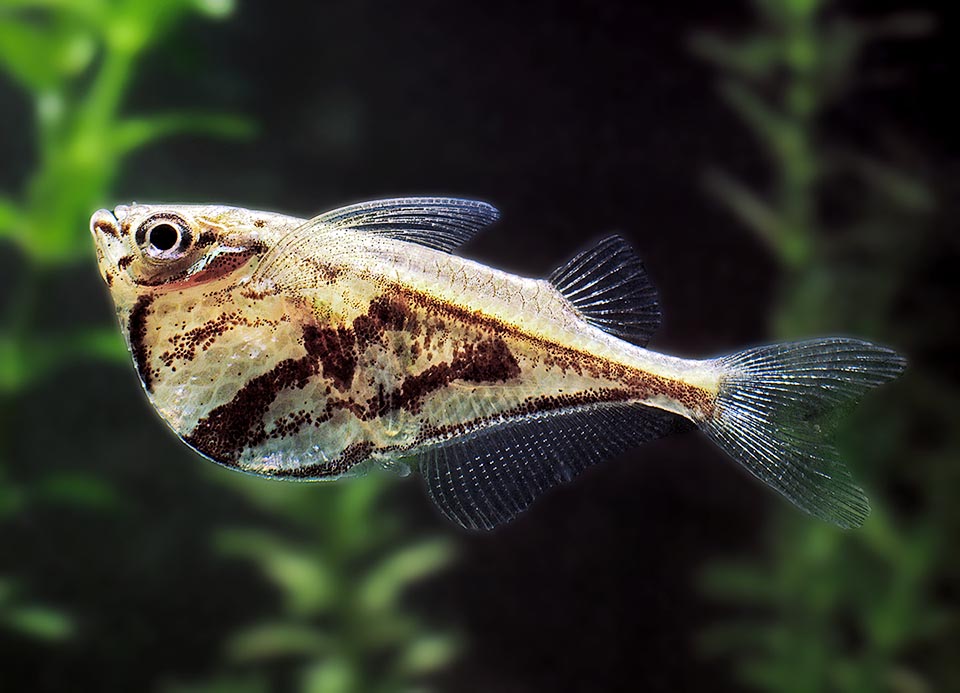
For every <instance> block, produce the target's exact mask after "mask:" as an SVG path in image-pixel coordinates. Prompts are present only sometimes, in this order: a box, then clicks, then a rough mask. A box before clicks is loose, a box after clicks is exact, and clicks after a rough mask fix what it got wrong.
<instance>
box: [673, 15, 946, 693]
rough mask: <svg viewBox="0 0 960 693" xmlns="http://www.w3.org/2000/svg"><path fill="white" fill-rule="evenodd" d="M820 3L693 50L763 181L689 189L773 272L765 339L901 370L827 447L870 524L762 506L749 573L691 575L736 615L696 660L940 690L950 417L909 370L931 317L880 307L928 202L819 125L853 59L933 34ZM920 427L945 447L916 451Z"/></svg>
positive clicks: (769, 678) (930, 206) (853, 685)
mask: <svg viewBox="0 0 960 693" xmlns="http://www.w3.org/2000/svg"><path fill="white" fill-rule="evenodd" d="M832 4H833V3H830V2H827V1H826V0H755V2H754V5H755V8H756V11H757V14H758V16H759V20H760V21H759V25H758V27H757V28H756V29H755V30H754V32H753V33H751V34H748V35H745V36H741V37H740V38H738V39H735V40H731V39H728V38H725V37H720V36H716V35H713V34H701V35H697V36H695V37H694V40H693V43H692V46H693V49H694V51H695V52H696V53H697V54H699V55H700V56H701V57H703V58H705V59H706V60H708V61H710V62H711V63H713V64H714V65H716V66H717V67H718V68H719V70H720V72H721V74H722V80H721V84H720V92H721V95H722V96H723V98H724V99H725V100H726V101H727V102H728V103H729V105H730V106H731V107H732V108H733V109H734V111H735V112H736V113H737V114H738V115H739V117H740V118H741V119H742V120H743V122H744V124H745V125H746V126H747V127H749V128H750V130H751V131H752V132H753V133H754V135H755V136H756V139H757V141H758V143H759V144H760V145H761V146H762V147H763V149H764V151H766V152H767V154H768V156H769V160H770V163H771V170H772V174H773V175H772V180H771V186H770V189H766V190H759V191H755V190H752V189H750V187H748V186H747V185H745V184H743V183H741V182H739V181H738V180H736V179H735V178H733V177H732V176H731V175H730V174H728V173H726V172H722V171H710V172H708V174H707V177H706V182H707V185H708V188H709V189H710V191H711V192H712V193H714V194H715V195H716V197H717V198H718V199H720V200H721V201H722V202H723V203H724V204H725V205H726V206H727V207H728V208H729V209H730V210H731V211H732V212H733V213H734V214H736V215H737V216H738V217H739V219H740V220H741V221H742V222H743V223H744V224H745V225H746V226H747V227H749V228H750V229H751V230H752V231H753V232H754V233H756V235H757V236H758V238H759V239H761V241H762V242H764V243H765V244H766V245H767V246H768V247H769V248H770V250H771V252H772V254H773V256H774V257H775V258H776V259H777V260H778V261H779V264H780V269H781V282H780V289H779V293H778V295H777V298H776V301H775V304H774V306H773V312H772V319H773V325H772V330H771V331H772V333H773V336H774V337H776V338H777V339H793V338H799V337H808V336H811V335H817V334H829V333H836V332H840V333H848V334H850V333H852V334H858V335H864V336H871V337H873V338H875V339H878V340H881V341H885V342H887V343H890V344H893V345H895V346H896V347H898V348H899V349H901V350H904V351H905V352H906V353H907V355H908V358H909V359H910V360H911V365H910V368H909V370H908V374H907V376H906V377H905V378H904V379H903V381H901V382H899V383H897V384H896V385H894V386H891V387H888V388H885V389H884V391H883V392H881V393H877V394H876V395H873V396H871V397H870V398H869V400H868V401H867V402H866V403H864V405H863V406H862V407H861V409H860V410H859V412H858V415H857V420H856V423H855V425H854V426H851V427H850V430H849V431H848V432H846V433H845V434H843V435H841V437H840V439H839V440H838V443H839V445H840V447H841V449H842V450H843V452H844V456H845V457H846V459H847V460H848V462H849V463H850V464H851V466H852V467H853V468H854V470H855V476H857V477H860V478H865V479H867V481H868V483H867V484H866V486H867V489H868V490H869V491H870V495H871V496H872V503H873V512H872V514H871V516H870V518H869V519H868V520H867V522H866V524H865V525H864V527H863V528H862V529H860V530H857V531H853V532H843V531H840V530H838V529H836V528H833V527H830V526H826V525H823V524H820V523H817V522H815V521H813V520H810V519H808V518H805V517H802V516H800V514H799V513H796V512H795V511H794V510H793V509H792V508H786V507H783V506H782V505H781V506H778V509H777V511H776V512H777V516H776V518H775V520H774V522H773V525H772V526H771V527H770V528H769V532H768V540H769V542H770V547H771V548H770V555H769V556H768V557H767V559H766V560H765V561H763V562H760V563H743V562H739V561H736V560H732V561H728V562H724V563H719V564H717V565H714V566H712V567H711V568H710V569H708V570H707V572H706V574H705V575H704V576H703V583H704V589H705V590H706V591H707V593H708V594H710V595H712V596H713V597H715V598H716V599H717V600H719V601H722V602H725V603H727V604H728V605H730V606H731V608H733V609H734V610H735V613H737V614H738V616H737V617H731V620H730V621H729V622H727V623H722V624H718V625H716V626H714V627H713V628H712V629H710V630H709V632H707V633H706V634H705V635H704V637H703V646H704V649H705V650H706V651H707V652H710V653H713V654H724V655H729V656H731V657H732V658H733V659H734V660H735V661H736V664H737V670H738V672H739V674H740V675H741V677H742V679H743V680H744V681H745V682H746V683H748V684H750V685H751V686H753V687H756V688H758V689H762V690H769V691H814V690H817V691H824V690H843V691H878V690H900V691H923V690H932V689H934V688H937V689H942V690H955V689H957V687H960V678H958V671H957V669H956V665H955V664H954V663H953V660H954V658H953V657H951V656H950V655H949V649H950V648H951V647H955V644H956V642H957V639H956V635H957V627H958V623H957V614H956V612H955V611H951V609H950V607H949V606H948V605H947V604H946V603H945V602H944V601H943V600H942V599H940V598H938V596H937V589H936V588H937V586H938V585H939V584H942V582H943V581H944V580H948V579H952V580H954V581H956V579H957V577H960V574H958V571H957V568H958V566H957V562H956V560H954V559H953V558H952V557H950V554H951V551H949V547H951V546H955V545H956V542H957V539H958V538H960V535H958V532H957V524H958V523H957V511H956V504H955V503H953V502H950V501H949V500H948V499H945V498H943V496H944V494H945V491H944V490H943V484H944V483H945V482H946V483H947V485H948V488H952V489H956V488H957V482H958V481H960V480H958V479H957V470H956V469H955V467H956V465H955V464H954V463H955V461H956V459H957V458H958V453H960V438H958V432H957V429H956V426H955V425H954V422H953V421H952V418H954V417H955V416H956V413H957V412H958V411H960V402H958V401H957V396H956V393H955V391H954V390H952V389H951V386H950V383H949V382H948V381H946V380H944V379H942V378H938V377H937V376H935V375H934V374H932V373H929V372H925V369H924V364H923V362H922V359H917V358H916V356H917V355H918V354H923V353H925V352H926V353H929V352H930V349H931V347H932V346H933V345H931V344H929V343H927V342H925V341H924V340H925V339H927V338H926V337H925V336H924V335H928V334H931V332H936V330H931V329H930V327H931V324H930V322H935V321H936V320H938V319H942V317H943V316H942V315H938V314H935V313H928V314H923V313H919V314H918V316H917V317H918V318H919V317H920V316H922V317H923V319H926V320H928V321H930V322H928V324H926V325H921V324H919V323H918V322H916V320H914V322H912V323H911V322H910V321H909V320H908V319H907V318H905V317H904V316H903V315H902V314H900V313H898V310H897V309H898V307H899V305H900V303H901V302H902V300H903V296H904V295H906V294H908V293H909V290H910V289H911V282H915V281H916V275H917V274H918V272H919V271H920V269H919V268H921V267H922V263H923V261H924V260H925V258H924V257H923V255H924V252H925V251H924V249H925V248H928V247H931V246H933V247H935V246H936V235H937V233H938V228H937V223H938V217H937V210H938V208H939V207H940V206H941V204H942V200H941V197H940V195H938V193H937V191H936V189H935V186H934V184H933V181H934V180H935V179H936V177H935V176H934V175H933V174H932V172H931V171H930V170H929V168H928V167H925V166H924V165H923V164H922V163H920V164H918V163H917V161H916V159H917V157H915V156H911V157H904V156H900V157H899V159H902V161H901V160H898V159H897V158H894V161H893V163H891V162H890V161H888V160H886V158H883V157H881V155H879V154H877V153H875V152H871V153H869V154H867V153H864V152H861V151H853V150H851V149H850V146H849V145H847V144H845V143H844V142H843V141H842V139H840V138H836V137H832V132H831V130H830V127H829V126H828V125H827V123H828V122H830V121H829V116H830V114H831V109H834V108H835V107H836V106H838V104H840V103H842V101H843V99H844V98H848V97H849V95H850V94H851V92H852V91H853V90H854V89H855V87H856V84H857V79H858V76H859V75H858V68H859V67H860V65H861V61H862V58H863V55H864V51H865V50H866V49H867V48H868V47H870V46H871V45H873V44H875V43H876V42H878V41H884V40H891V39H909V38H915V37H919V36H923V35H924V34H926V33H927V32H929V31H931V30H932V29H933V25H932V21H931V20H930V19H929V18H928V17H927V16H925V15H921V14H915V13H906V14H900V15H893V16H888V17H885V18H883V19H879V20H864V19H851V18H848V17H844V16H842V15H841V14H840V13H839V12H837V11H836V8H835V7H832V6H831V5H832ZM837 208H839V209H840V210H841V211H842V213H837ZM831 209H832V211H833V213H830V210H831ZM934 402H935V403H936V404H935V405H934V404H933V403H934ZM923 427H926V428H927V429H930V427H932V430H942V431H949V433H947V434H945V436H944V437H942V439H940V440H937V441H935V442H934V441H928V442H927V443H926V444H924V445H917V444H916V437H915V433H914V432H915V431H916V430H917V429H918V428H923ZM853 431H858V434H856V435H855V434H854V433H853ZM904 489H906V492H905V491H904ZM903 495H906V496H907V497H908V498H910V499H912V500H911V502H907V503H904V502H902V497H901V496H903ZM745 614H746V615H745ZM951 643H953V644H951ZM918 651H922V652H923V653H924V654H923V655H922V656H918V655H917V653H918ZM935 667H941V670H936V669H935ZM943 667H947V670H943V669H942V668H943ZM951 668H952V669H951ZM935 681H936V682H938V683H935ZM946 681H949V682H951V684H952V685H947V684H946V683H945V682H946ZM941 686H942V688H940V687H941Z"/></svg>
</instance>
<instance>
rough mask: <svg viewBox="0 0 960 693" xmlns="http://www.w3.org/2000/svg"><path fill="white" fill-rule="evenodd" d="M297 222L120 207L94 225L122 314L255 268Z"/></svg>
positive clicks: (222, 211) (202, 209) (104, 273)
mask: <svg viewBox="0 0 960 693" xmlns="http://www.w3.org/2000/svg"><path fill="white" fill-rule="evenodd" d="M297 223H299V220H295V219H293V218H291V217H286V216H283V215H279V214H273V213H268V212H258V211H252V210H247V209H241V208H237V207H226V206H222V205H141V204H132V205H121V206H119V207H116V208H115V209H114V210H113V211H110V210H107V209H101V210H99V211H97V212H95V213H94V214H93V216H92V217H91V219H90V232H91V233H92V234H93V240H94V244H95V246H96V251H97V264H98V266H99V269H100V276H101V277H102V278H103V281H104V282H105V283H106V285H107V286H108V287H109V289H110V291H111V293H112V294H113V297H114V300H115V301H116V303H117V306H118V308H121V307H123V306H124V305H129V304H132V303H133V302H134V301H136V299H137V297H138V296H139V295H142V294H143V293H145V292H149V293H156V292H163V291H170V290H180V291H182V290H184V289H186V288H190V287H194V286H198V285H204V284H208V283H210V282H213V281H217V280H222V279H225V278H230V280H232V281H243V279H244V278H245V277H249V275H250V274H252V272H253V270H254V269H255V266H256V261H257V260H258V259H259V258H260V257H262V256H263V255H264V254H265V253H266V252H267V251H268V250H269V248H270V247H272V246H273V245H274V244H275V242H276V241H277V240H278V238H279V237H281V236H282V235H284V234H285V233H286V232H287V231H289V230H290V229H292V228H294V227H295V226H296V224H297Z"/></svg>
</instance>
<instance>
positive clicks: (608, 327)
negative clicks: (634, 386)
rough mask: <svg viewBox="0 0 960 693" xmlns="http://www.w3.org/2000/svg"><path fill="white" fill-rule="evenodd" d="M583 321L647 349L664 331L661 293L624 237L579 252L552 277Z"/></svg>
mask: <svg viewBox="0 0 960 693" xmlns="http://www.w3.org/2000/svg"><path fill="white" fill-rule="evenodd" d="M549 281H550V283H552V284H553V285H554V287H556V289H557V291H559V292H560V293H561V294H562V295H563V297H564V298H566V299H567V300H568V301H569V302H570V303H571V305H573V307H574V308H576V309H577V311H578V312H579V313H580V314H581V315H582V316H583V318H584V320H586V321H587V322H588V323H590V324H591V325H593V326H594V327H598V328H600V329H601V330H604V331H605V332H609V333H610V334H613V335H615V336H617V337H620V338H621V339H626V340H627V341H630V342H633V343H634V344H637V345H639V346H645V345H646V343H647V342H648V341H649V340H650V337H651V336H652V335H653V333H654V332H655V331H656V329H657V328H658V327H659V326H660V319H661V315H660V307H659V305H658V303H657V292H656V289H654V287H653V285H652V284H651V283H650V280H649V278H648V277H647V273H646V270H645V269H644V267H643V263H642V262H641V261H640V258H639V257H637V254H636V253H635V252H634V251H633V249H632V248H631V247H630V246H629V244H627V242H626V241H625V240H623V238H621V237H620V236H609V237H607V238H605V239H603V240H602V241H600V242H599V243H598V244H597V245H595V246H594V247H593V248H590V249H589V250H585V251H583V252H582V253H579V254H578V255H576V256H575V257H574V258H572V259H571V260H570V261H569V262H567V263H566V264H565V265H563V266H562V267H559V268H558V269H557V270H556V271H554V273H553V274H551V275H550V277H549Z"/></svg>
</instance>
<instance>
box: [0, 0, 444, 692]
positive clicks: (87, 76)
mask: <svg viewBox="0 0 960 693" xmlns="http://www.w3.org/2000/svg"><path fill="white" fill-rule="evenodd" d="M231 11H232V3H231V2H230V0H165V1H164V2H156V1H155V0H86V1H84V2H77V1H76V0H0V65H2V68H3V69H4V70H5V71H6V72H7V73H8V74H9V75H10V76H12V77H13V78H14V79H15V80H16V81H17V82H18V83H19V84H20V86H22V87H23V89H24V90H25V91H26V92H27V93H28V94H29V95H30V97H32V101H33V108H34V113H35V128H36V129H35V133H34V135H35V139H36V161H35V167H34V169H33V171H32V173H31V174H30V176H29V179H28V180H27V181H26V182H25V184H24V187H23V190H22V191H20V192H19V194H15V193H10V194H3V193H0V242H3V243H5V244H6V245H7V246H9V247H10V248H12V249H15V250H16V252H17V253H18V254H19V255H20V259H21V262H20V263H19V264H20V265H21V268H22V271H19V272H18V273H17V276H16V277H15V278H14V281H13V282H12V293H11V295H10V296H9V297H8V298H7V300H6V301H5V303H4V305H5V306H7V307H6V308H4V309H3V313H2V314H0V427H2V428H0V521H2V520H3V519H4V518H6V519H8V520H9V519H12V518H13V517H14V516H16V515H17V514H21V513H23V512H24V510H25V509H26V508H27V507H28V506H29V505H30V504H31V503H32V502H33V501H35V500H39V501H43V502H48V503H66V504H70V505H72V506H74V507H80V508H86V509H93V510H96V511H99V512H110V511H114V510H116V509H118V508H119V507H120V506H121V505H122V501H121V499H120V498H119V497H118V494H117V493H116V492H115V491H114V490H113V488H112V487H111V485H110V484H109V483H108V482H107V481H105V480H103V479H99V478H96V477H94V476H93V475H91V474H89V473H83V472H73V473H59V474H48V475H42V474H41V478H40V479H39V480H38V481H36V482H32V483H31V484H29V485H24V484H19V485H18V484H14V482H13V481H12V480H11V479H9V478H7V475H5V466H6V464H7V463H8V462H9V461H11V460H10V457H11V455H10V454H9V450H10V449H11V444H12V441H13V436H14V435H16V432H15V431H13V430H11V429H10V426H11V424H10V421H11V420H12V418H13V417H12V416H10V413H11V412H13V411H15V409H16V407H17V404H18V398H19V397H21V396H22V395H23V393H26V392H28V391H29V389H30V388H31V387H32V386H34V385H35V384H37V383H38V382H39V381H41V380H42V379H44V378H49V377H51V376H52V374H54V373H55V372H56V370H57V369H59V368H62V367H66V366H68V365H70V364H71V363H75V362H76V361H77V359H78V358H81V359H82V358H96V359H108V360H117V361H119V362H122V363H123V364H124V366H125V367H126V366H128V365H129V364H128V361H129V357H128V355H127V353H126V350H125V349H124V347H123V344H122V340H121V339H120V336H119V333H118V331H117V330H116V328H115V327H113V326H110V327H87V326H85V327H83V328H81V329H79V330H77V331H75V332H73V333H68V334H65V335H64V334H58V335H56V336H55V337H51V336H50V335H49V334H48V333H45V332H44V331H43V330H40V329H38V326H37V324H36V319H35V315H36V307H37V304H38V300H39V294H40V292H41V291H42V286H43V281H44V277H45V276H48V275H50V274H52V273H55V272H57V271H59V270H61V269H62V268H64V267H68V266H72V265H74V264H76V263H78V262H86V263H87V264H88V265H89V268H90V272H93V271H94V269H93V262H92V252H91V251H92V244H91V242H90V238H89V235H88V231H87V224H88V219H89V216H90V214H91V212H92V211H93V210H95V209H97V208H98V207H100V206H103V205H104V203H105V202H106V201H107V200H109V199H110V191H111V189H112V187H113V184H114V182H115V179H116V178H117V176H118V175H119V174H120V172H121V167H122V165H123V163H124V161H125V159H126V158H127V157H128V156H129V155H130V154H131V153H132V152H133V151H134V150H136V149H138V148H141V147H145V146H147V145H150V144H152V143H154V142H156V141H157V140H159V139H160V138H163V137H168V136H172V135H176V134H179V133H207V134H210V135H216V136H220V137H223V136H227V137H238V136H246V135H248V134H250V133H251V132H252V128H251V125H250V124H249V123H248V121H247V120H246V119H244V118H242V117H239V116H236V115H232V114H220V113H198V112H182V111H177V112H170V113H159V114H140V115H129V114H128V113H126V110H125V108H124V107H125V103H124V95H125V93H126V91H127V89H128V88H129V86H130V84H131V82H132V80H133V78H134V76H135V72H136V69H137V64H138V60H139V59H140V58H141V57H142V56H143V55H144V54H145V53H146V52H147V51H149V50H150V48H151V47H152V46H154V45H156V44H157V43H158V41H159V40H160V39H161V38H162V37H163V36H164V34H165V33H166V32H167V31H169V30H170V29H171V28H172V27H173V26H174V25H175V24H176V23H177V22H180V21H182V20H183V19H184V18H186V17H187V16H188V15H191V14H198V13H199V14H200V15H203V16H206V17H209V18H214V19H216V18H222V17H226V16H227V15H229V14H230V13H231ZM157 426H158V430H159V427H160V424H159V422H158V424H157ZM199 464H201V463H200V462H199V461H198V465H199ZM226 477H227V479H226V482H224V483H225V484H226V485H227V486H228V487H229V488H231V489H235V491H236V492H237V493H240V494H242V495H243V496H244V497H245V498H246V499H248V501H249V502H251V503H253V504H254V505H257V506H259V507H260V508H262V509H263V510H265V511H267V512H268V513H270V514H271V515H273V516H274V517H275V518H276V519H277V521H278V522H279V524H280V525H282V527H281V528H279V529H278V530H277V531H276V532H267V531H264V530H261V529H233V530H229V531H223V532H222V533H221V534H219V535H218V536H217V539H216V542H215V544H216V548H217V549H218V550H219V551H220V552H221V553H222V555H223V556H224V560H234V559H239V560H243V561H249V562H250V563H251V564H252V565H253V566H255V567H256V568H257V569H258V570H259V571H260V572H261V573H262V574H263V576H264V577H265V578H266V579H267V580H268V581H270V582H271V583H272V584H273V585H274V586H275V588H276V590H277V592H278V593H279V595H280V606H279V610H278V615H277V616H276V617H275V618H274V619H271V620H269V621H265V622H263V623H257V624H253V625H251V626H250V627H249V628H248V629H246V630H244V631H242V632H240V633H236V634H235V635H234V636H233V637H232V638H231V639H230V642H229V643H228V644H227V647H226V651H225V658H226V661H225V662H224V664H223V669H224V673H223V674H222V675H220V674H218V675H215V676H214V680H212V681H211V682H209V683H202V684H200V685H198V686H197V687H195V688H190V687H181V689H182V690H204V691H211V690H224V691H242V690H251V691H259V690H267V689H270V688H271V682H272V681H273V680H274V679H275V678H276V676H275V674H276V672H277V670H278V669H277V668H278V667H279V668H280V669H281V670H282V669H283V668H284V663H285V662H287V663H290V667H291V669H290V671H292V672H294V673H293V674H291V675H290V676H287V677H286V679H285V680H291V678H296V679H297V680H298V681H299V687H300V689H301V690H304V691H352V690H359V691H377V690H383V691H388V690H389V691H398V690H414V689H415V686H414V684H416V683H417V682H419V681H421V680H422V678H423V677H424V676H425V675H427V674H430V673H432V672H434V671H436V670H437V669H439V668H442V667H443V666H445V665H446V664H447V662H449V661H450V659H451V658H452V657H453V655H454V654H455V650H456V646H455V645H456V642H455V640H454V639H453V638H451V637H450V636H448V635H446V634H437V633H433V632H430V631H428V630H426V629H425V628H424V627H423V625H422V624H421V623H420V622H419V621H418V620H417V619H416V618H414V617H413V616H412V615H410V614H409V613H407V611H406V610H405V608H404V605H403V603H402V597H403V594H404V591H405V589H406V587H407V586H409V585H410V584H412V583H414V582H416V581H418V580H420V579H422V578H424V577H425V576H427V575H429V574H431V573H433V572H435V571H436V570H438V569H440V568H442V567H443V566H444V565H446V564H447V563H448V562H449V561H450V559H451V557H452V555H453V554H452V552H451V547H450V546H449V545H448V544H447V543H446V542H445V541H441V540H438V539H425V540H413V541H411V539H410V537H409V528H406V527H405V526H403V525H402V523H401V521H400V519H399V517H398V516H397V514H396V513H394V512H388V511H385V510H384V509H383V508H382V507H380V506H379V503H380V501H381V500H382V496H383V493H384V488H385V486H384V484H385V483H387V481H386V480H384V479H380V478H374V477H370V478H367V479H363V480H360V481H357V482H354V483H344V484H340V485H336V486H320V485H296V484H284V483H277V482H266V481H262V480H253V479H249V478H241V477H240V476H239V475H236V478H235V477H234V475H232V474H228V475H226ZM218 480H221V481H222V480H223V476H222V475H221V476H219V477H218ZM291 528H292V531H296V532H298V533H299V534H298V536H299V538H298V539H297V540H296V541H293V540H290V539H289V538H288V534H289V531H290V530H291ZM281 530H282V531H281ZM26 597H27V590H26V589H21V588H20V586H19V585H18V583H16V582H15V581H13V580H12V579H9V578H6V577H3V576H0V629H11V630H14V631H16V632H18V633H21V634H23V635H26V636H32V637H34V638H39V639H44V640H60V639H64V638H69V637H70V636H71V635H73V634H74V632H75V631H76V630H77V628H76V627H75V625H74V624H72V623H71V620H70V619H69V617H68V616H67V615H66V614H65V613H63V612H62V611H61V610H54V609H51V608H48V607H44V606H40V605H38V604H35V603H32V602H31V601H29V600H27V598H26ZM278 662H279V664H278ZM263 663H267V664H269V667H268V668H267V669H264V670H262V671H261V670H259V669H258V667H259V666H260V664H263ZM234 670H237V671H236V674H234ZM281 678H284V677H281ZM416 690H422V688H416Z"/></svg>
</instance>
